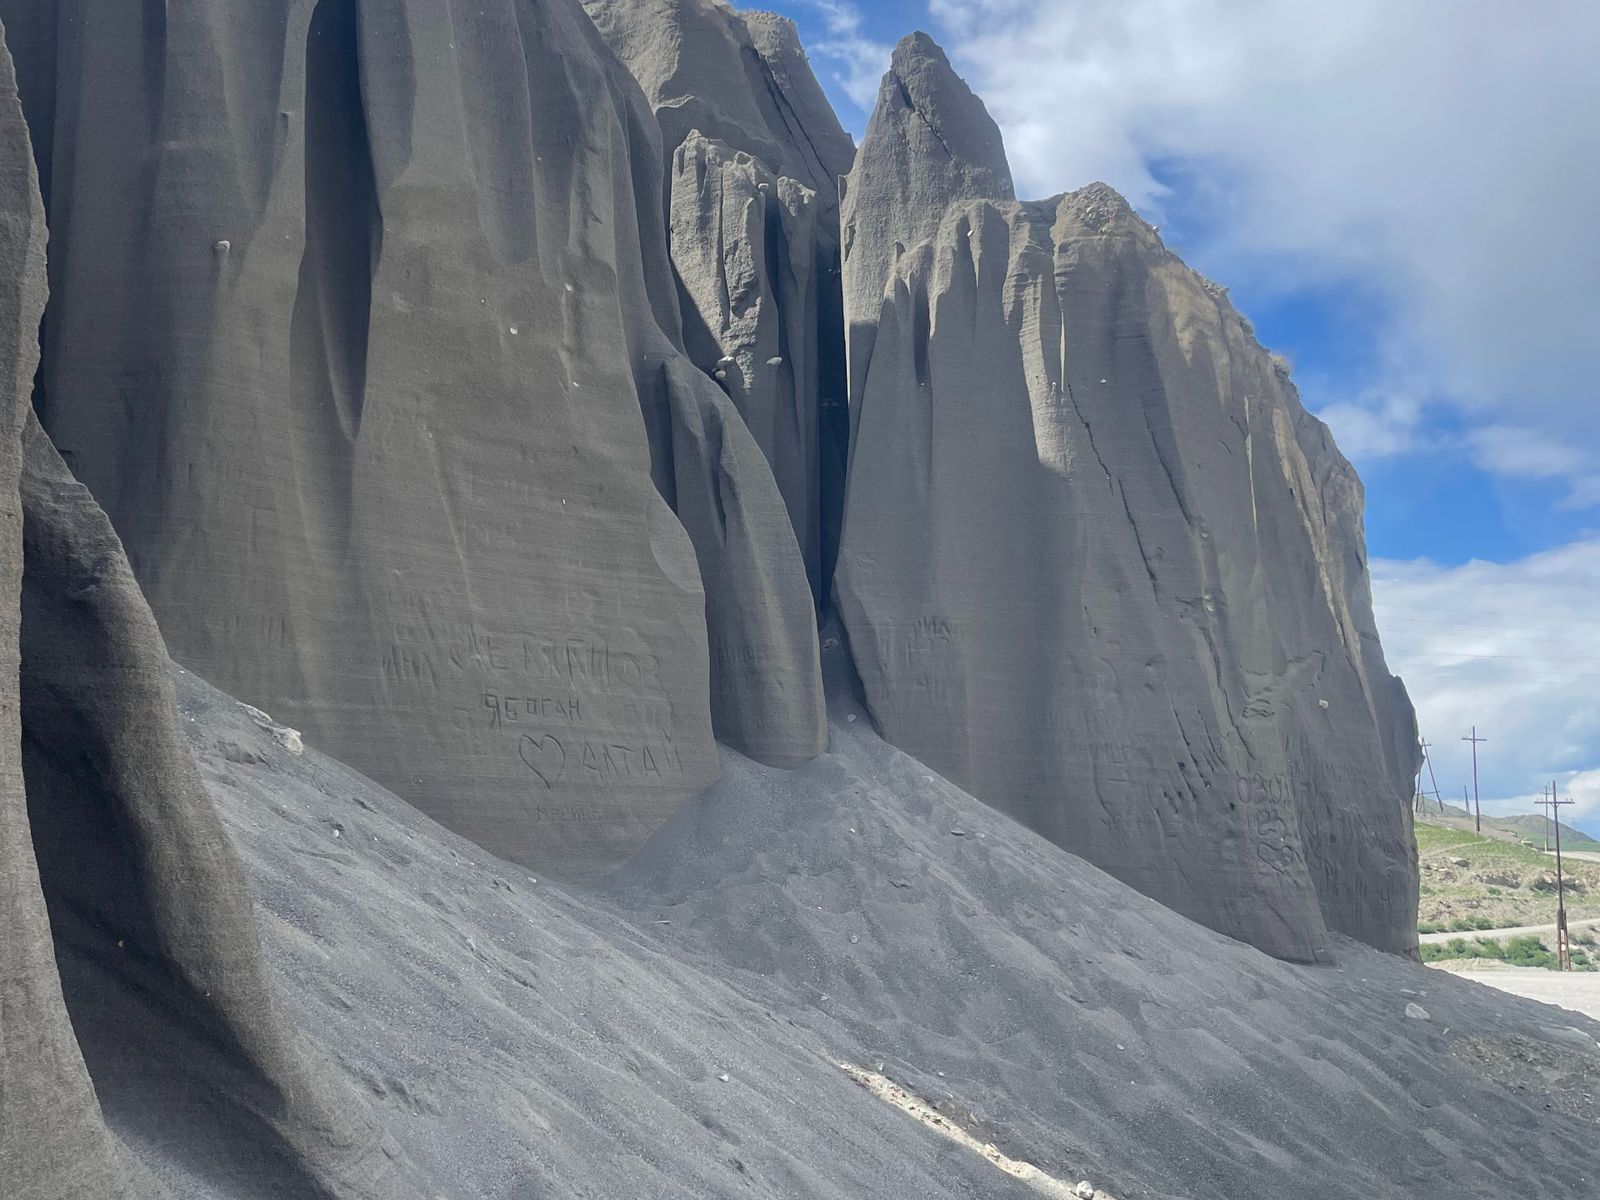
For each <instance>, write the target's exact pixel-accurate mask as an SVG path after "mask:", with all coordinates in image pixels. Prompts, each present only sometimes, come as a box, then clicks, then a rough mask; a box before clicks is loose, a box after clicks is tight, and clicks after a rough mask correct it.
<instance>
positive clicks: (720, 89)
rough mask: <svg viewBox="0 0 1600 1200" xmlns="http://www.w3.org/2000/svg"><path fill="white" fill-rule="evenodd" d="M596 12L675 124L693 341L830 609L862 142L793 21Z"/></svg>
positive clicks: (690, 6)
mask: <svg viewBox="0 0 1600 1200" xmlns="http://www.w3.org/2000/svg"><path fill="white" fill-rule="evenodd" d="M585 4H586V7H587V8H588V11H589V13H590V14H591V15H592V16H593V17H594V20H595V23H596V26H597V27H598V28H599V30H600V32H601V33H602V35H603V36H604V37H605V38H606V41H607V43H608V44H609V45H611V46H612V47H613V48H614V49H615V50H616V52H617V55H618V57H620V58H621V59H622V61H623V62H624V63H625V64H626V65H627V67H628V69H629V70H630V71H631V72H632V73H633V75H634V76H635V78H637V80H638V81H639V85H640V87H641V88H642V89H643V90H644V93H645V97H646V99H647V101H648V102H649V104H650V107H651V109H652V110H653V111H654V113H655V115H656V121H657V123H658V124H659V125H660V128H661V136H662V140H663V144H664V146H665V148H666V151H667V178H666V185H665V186H666V192H667V196H668V198H669V213H668V230H669V239H670V244H671V250H672V262H673V266H674V268H675V270H676V274H677V279H678V286H679V289H680V293H681V295H682V298H683V316H684V342H685V345H686V347H687V349H688V352H689V355H690V357H691V358H692V359H693V360H694V362H695V364H696V365H697V366H699V367H700V369H701V370H702V371H703V372H704V373H705V374H707V375H709V376H711V377H712V378H713V379H714V380H715V381H716V382H717V383H718V384H719V385H721V387H722V388H723V390H724V391H726V392H727V393H728V395H729V396H730V397H731V398H732V400H733V403H734V404H735V406H736V407H737V408H738V410H739V412H740V414H741V415H742V416H743V417H744V419H745V422H746V424H747V425H748V426H749V428H750V432H751V433H752V434H753V435H754V436H755V439H756V441H757V443H759V444H760V446H761V449H762V451H763V452H764V453H765V455H766V457H767V460H768V461H769V462H770V463H771V464H772V470H773V473H774V475H775V476H776V477H777V481H778V486H779V488H780V490H781V491H782V493H783V497H784V502H785V504H786V506H787V508H788V511H789V516H790V519H791V521H792V523H793V525H794V531H795V537H796V539H797V541H798V542H799V546H800V551H801V555H802V557H803V558H804V560H805V563H806V572H807V575H808V577H809V578H810V580H811V584H812V588H813V594H814V598H815V599H816V601H817V603H818V604H819V606H820V605H825V604H826V602H827V598H828V580H829V579H830V578H831V575H832V571H833V563H834V559H835V557H836V555H837V551H838V530H839V519H840V504H841V492H842V487H843V477H844V461H845V441H846V426H845V411H846V410H845V390H846V389H845V378H844V333H843V316H842V301H841V293H840V278H839V199H838V194H839V180H840V179H841V178H842V177H843V175H844V174H845V172H847V171H849V170H850V164H851V162H852V160H853V159H854V157H855V146H854V145H853V144H852V143H851V140H850V137H849V135H848V134H846V133H845V131H844V130H843V129H842V128H841V127H840V125H839V120H838V118H837V117H836V116H835V115H834V112H833V109H832V108H831V107H829V105H828V102H827V99H826V97H824V95H823V94H822V89H821V87H820V86H819V85H818V84H817V81H816V77H815V76H814V75H813V74H812V72H811V67H810V64H809V63H808V62H807V60H806V56H805V52H804V50H802V49H801V46H800V40H799V37H798V35H797V34H796V33H795V28H794V23H793V22H791V21H789V20H788V19H787V18H784V17H780V16H776V15H774V14H772V13H762V12H743V13H736V12H734V11H732V10H731V9H729V8H727V7H725V6H724V5H721V4H718V3H715V2H714V0H585Z"/></svg>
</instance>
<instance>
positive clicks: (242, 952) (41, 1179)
mask: <svg viewBox="0 0 1600 1200" xmlns="http://www.w3.org/2000/svg"><path fill="white" fill-rule="evenodd" d="M45 240H46V239H45V227H44V210H43V205H42V203H41V201H40V198H39V194H38V189H37V185H36V178H35V175H34V167H33V158H32V154H31V149H30V146H29V140H28V133H27V127H26V125H25V123H24V121H23V116H22V111H21V107H20V105H19V103H18V100H17V95H16V88H15V82H14V78H13V74H12V68H11V60H10V57H9V55H8V54H6V53H5V52H4V51H3V50H0V265H3V267H4V273H3V283H0V572H3V574H0V721H3V728H0V739H3V741H0V939H3V940H0V945H3V947H4V950H3V953H0V1194H3V1195H5V1196H7V1197H15V1198H16V1200H84V1198H85V1197H95V1198H96V1200H99V1198H102V1197H103V1198H106V1200H121V1198H128V1200H133V1198H138V1200H153V1198H154V1197H157V1196H161V1195H165V1191H164V1189H163V1187H162V1186H161V1185H160V1184H158V1182H157V1181H156V1179H155V1178H153V1177H152V1176H151V1175H150V1174H149V1173H148V1172H147V1170H146V1169H145V1167H144V1166H142V1165H140V1164H139V1162H138V1161H136V1160H135V1158H134V1157H133V1156H132V1155H131V1154H130V1153H128V1151H127V1150H126V1149H125V1148H124V1143H123V1138H127V1137H132V1138H134V1139H135V1140H136V1141H137V1142H138V1143H139V1144H140V1146H141V1147H142V1148H143V1149H144V1150H145V1151H146V1153H148V1152H149V1150H150V1148H151V1147H162V1148H163V1149H164V1150H169V1151H170V1152H171V1157H172V1164H171V1165H172V1170H173V1171H174V1172H175V1173H177V1174H179V1175H183V1176H193V1177H197V1178H209V1179H211V1180H212V1181H213V1182H215V1183H217V1184H218V1185H219V1186H224V1185H225V1182H224V1181H227V1180H230V1179H231V1180H232V1181H233V1182H235V1183H238V1182H240V1181H243V1180H249V1179H251V1178H252V1177H254V1178H260V1177H263V1176H264V1175H265V1176H270V1177H271V1178H273V1179H274V1180H275V1185H274V1186H275V1188H276V1189H277V1193H278V1194H282V1195H286V1196H287V1195H292V1196H299V1197H319V1198H321V1200H345V1198H348V1200H379V1198H380V1197H381V1198H384V1200H387V1198H389V1197H401V1198H404V1197H408V1196H411V1195H413V1194H415V1193H414V1192H413V1191H412V1189H411V1187H410V1186H409V1185H408V1184H407V1183H405V1182H404V1181H403V1180H402V1179H401V1178H400V1177H399V1175H398V1174H397V1163H398V1162H399V1160H400V1154H399V1150H398V1147H396V1146H395V1145H394V1144H393V1143H392V1142H389V1143H387V1145H385V1144H384V1139H383V1138H382V1136H381V1135H380V1134H379V1132H378V1130H377V1128H376V1126H375V1125H374V1124H373V1122H372V1121H371V1118H370V1115H369V1114H368V1113H367V1111H366V1109H365V1108H364V1106H363V1104H362V1102H361V1101H359V1100H358V1099H357V1098H356V1097H355V1096H354V1095H353V1094H351V1093H349V1092H348V1091H347V1090H345V1088H344V1087H343V1085H342V1084H339V1083H336V1082H335V1081H334V1079H333V1077H332V1076H331V1075H330V1074H329V1073H328V1072H327V1070H326V1068H325V1067H324V1066H323V1065H322V1064H321V1063H320V1061H319V1060H317V1059H315V1058H314V1057H313V1056H312V1055H310V1054H309V1053H308V1052H307V1051H306V1050H305V1049H304V1048H303V1046H302V1045H301V1043H300V1041H299V1037H298V1035H297V1033H296V1032H295V1031H294V1030H293V1029H292V1027H291V1026H290V1025H289V1024H288V1022H287V1021H286V1020H285V1019H284V1017H283V1015H282V1013H281V1011H280V1010H279V1008H278V1006H277V1001H276V999H275V997H274V995H273V993H272V991H271V989H270V987H269V984H268V980H267V975H266V968H265V965H264V962H263V960H262V955H261V947H260V943H259V941H258V938H257V932H256V926H255V917H254V908H253V904H252V901H251V898H250V893H249V889H248V886H247V884H246V881H245V876H244V873H243V869H242V868H241V866H240V864H239V861H238V859H237V857H236V856H235V854H234V850H233V847H232V845H231V843H230V842H229V841H228V839H227V836H226V835H225V834H224V832H223V829H222V824H221V822H220V820H219V819H218V816H217V813H216V810H215V809H214V808H213V807H212V803H211V798H210V796H209V795H207V793H206V791H205V788H204V785H203V784H202V783H201V781H200V776H199V772H198V771H197V769H196V767H195V764H194V761H193V759H192V758H191V757H190V754H189V749H188V747H187V746H186V745H185V743H184V741H183V736H182V733H181V732H180V730H179V727H178V717H177V711H176V707H175V700H174V696H173V688H172V683H171V679H170V676H169V674H168V670H169V663H168V659H167V655H166V650H165V647H164V646H163V644H162V641H161V636H160V633H159V632H158V631H157V629H156V626H155V621H154V620H153V618H152V617H151V615H150V610H149V608H148V606H147V605H146V604H145V602H144V600H143V598H142V597H141V595H140V593H139V589H138V586H137V584H136V583H135V582H134V579H133V575H132V572H131V571H130V569H129V567H128V563H127V560H126V558H125V557H124V555H123V552H122V547H121V545H120V544H119V542H118V541H117V538H116V535H115V533H114V532H113V531H112V529H111V526H110V523H109V522H108V521H107V519H106V517H105V516H104V514H103V513H101V512H100V510H99V509H98V508H97V507H96V506H95V504H94V501H93V500H92V499H91V498H90V496H89V494H88V492H87V491H86V490H85V489H84V488H83V487H82V486H81V485H79V484H78V483H77V482H76V481H75V480H73V478H72V476H71V474H70V473H69V472H68V471H67V469H66V467H65V465H64V464H63V463H62V461H61V459H60V457H59V456H58V455H57V454H56V452H55V450H54V449H53V447H52V446H51V445H50V441H49V439H48V437H47V436H46V435H45V433H44V431H43V430H42V429H41V428H40V426H39V424H38V422H37V421H36V420H35V419H34V418H33V415H32V413H31V411H30V409H29V406H28V397H29V394H30V391H31V387H32V382H33V374H34V368H35V366H36V365H37V362H38V330H39V321H40V317H41V315H42V313H43V310H44V305H45V296H46V284H45V274H46V272H45ZM113 1131H115V1133H116V1135H120V1136H114V1133H113ZM250 1186H254V1184H251V1185H250ZM238 1194H243V1193H242V1192H241V1193H238Z"/></svg>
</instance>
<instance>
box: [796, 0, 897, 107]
mask: <svg viewBox="0 0 1600 1200" xmlns="http://www.w3.org/2000/svg"><path fill="white" fill-rule="evenodd" d="M801 2H802V3H803V4H804V5H805V6H806V7H807V8H810V9H812V10H813V11H814V12H815V13H816V14H817V16H818V17H819V18H820V19H821V21H822V26H823V28H824V29H825V30H827V37H826V38H824V39H822V40H821V41H819V42H817V43H816V45H815V46H814V47H813V48H814V49H815V50H816V51H817V53H818V54H819V55H821V56H822V57H824V58H827V59H831V60H832V61H833V62H834V64H835V65H836V68H837V69H836V70H835V71H834V73H833V77H834V82H835V83H837V84H838V85H839V87H840V88H841V89H842V90H843V91H844V94H845V95H847V96H849V97H850V99H851V100H852V101H854V102H855V103H856V105H857V106H859V107H860V108H861V109H862V110H863V111H865V112H869V113H870V112H871V111H872V106H873V105H874V104H875V103H876V102H877V98H878V84H879V82H880V81H881V80H882V79H883V74H884V72H885V71H887V70H888V69H889V56H890V54H891V53H893V50H894V47H893V46H891V45H889V44H888V43H886V42H880V41H876V40H875V39H873V38H870V37H868V36H867V34H866V32H865V28H866V22H865V18H864V17H863V16H862V13H861V10H860V9H859V8H857V7H856V6H855V5H854V4H851V3H849V2H848V0H801Z"/></svg>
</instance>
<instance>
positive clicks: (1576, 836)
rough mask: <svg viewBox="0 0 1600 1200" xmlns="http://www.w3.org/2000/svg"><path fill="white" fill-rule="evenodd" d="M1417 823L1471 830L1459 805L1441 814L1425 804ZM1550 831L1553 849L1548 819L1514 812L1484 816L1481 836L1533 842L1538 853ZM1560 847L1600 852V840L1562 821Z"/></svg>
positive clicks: (1467, 815)
mask: <svg viewBox="0 0 1600 1200" xmlns="http://www.w3.org/2000/svg"><path fill="white" fill-rule="evenodd" d="M1417 819H1418V820H1420V821H1425V822H1427V823H1428V824H1429V825H1437V826H1440V827H1441V828H1444V829H1466V830H1471V829H1472V828H1473V820H1472V814H1471V813H1470V812H1468V811H1467V810H1466V809H1464V808H1462V807H1460V806H1459V805H1455V804H1450V803H1446V804H1445V805H1444V811H1443V812H1440V810H1439V806H1438V805H1437V804H1435V803H1434V801H1432V800H1428V801H1426V802H1425V804H1424V811H1423V812H1421V813H1419V814H1418V817H1417ZM1547 827H1548V830H1549V838H1550V846H1551V848H1552V849H1553V848H1554V847H1555V837H1556V834H1555V826H1554V825H1551V824H1550V823H1549V820H1548V818H1546V817H1543V816H1540V815H1539V814H1538V813H1536V812H1528V813H1517V814H1516V815H1515V816H1509V817H1502V816H1490V815H1489V814H1488V813H1485V814H1484V817H1483V833H1484V836H1486V837H1506V838H1514V839H1516V840H1517V841H1522V842H1532V843H1533V844H1534V845H1535V846H1537V847H1539V848H1540V849H1541V850H1542V849H1543V848H1544V844H1545V836H1546V829H1547ZM1561 848H1562V849H1563V850H1582V851H1584V852H1585V853H1590V854H1592V853H1600V841H1596V840H1595V839H1594V838H1592V837H1590V836H1589V835H1588V834H1586V833H1584V832H1583V831H1582V830H1580V829H1575V828H1573V827H1572V826H1571V825H1568V824H1567V823H1566V822H1565V821H1563V822H1561Z"/></svg>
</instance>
